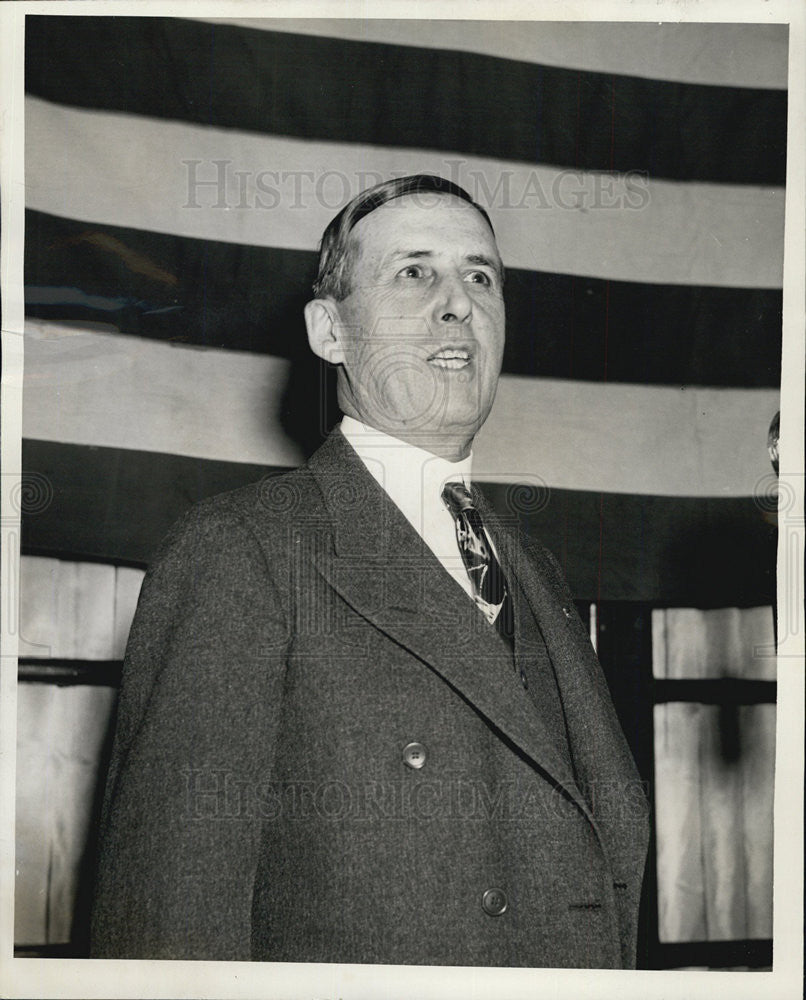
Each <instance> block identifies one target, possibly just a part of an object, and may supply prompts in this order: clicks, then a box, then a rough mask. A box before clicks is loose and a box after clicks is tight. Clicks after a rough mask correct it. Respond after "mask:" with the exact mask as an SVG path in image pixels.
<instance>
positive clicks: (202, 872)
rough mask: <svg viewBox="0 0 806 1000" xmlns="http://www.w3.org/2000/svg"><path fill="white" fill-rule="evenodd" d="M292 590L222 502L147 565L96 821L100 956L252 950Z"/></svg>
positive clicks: (202, 511)
mask: <svg viewBox="0 0 806 1000" xmlns="http://www.w3.org/2000/svg"><path fill="white" fill-rule="evenodd" d="M286 599H287V595H284V594H280V593H278V590H277V588H275V586H274V585H273V583H272V579H271V575H270V573H269V568H268V565H267V561H266V558H265V555H264V553H263V552H262V551H261V548H260V546H259V544H258V543H257V541H256V540H255V538H254V537H253V535H252V533H251V531H250V530H249V528H248V527H247V526H246V524H245V523H244V522H243V521H242V520H241V519H240V518H239V517H238V515H237V514H236V513H234V512H233V511H231V510H228V509H226V508H224V509H223V510H222V509H221V508H220V507H216V506H215V505H212V504H207V505H200V506H199V507H197V508H194V510H192V511H191V512H190V514H189V515H188V516H187V517H186V518H185V519H184V520H183V521H182V522H180V524H179V525H178V526H177V527H175V528H174V530H173V531H172V532H171V534H170V535H169V537H168V539H167V541H166V543H165V545H164V547H163V550H162V553H161V555H160V556H159V557H158V559H157V560H156V562H155V563H154V564H153V566H152V568H151V569H150V570H149V572H148V574H147V575H146V578H145V580H144V583H143V589H142V592H141V596H140V600H139V603H138V607H137V613H136V615H135V620H134V623H133V626H132V631H131V634H130V637H129V644H128V647H127V651H126V658H125V662H124V668H123V680H122V687H121V694H120V700H119V707H118V719H117V728H116V734H115V741H114V746H113V750H112V758H111V763H110V769H109V775H108V779H107V786H106V794H105V798H104V806H103V815H102V819H101V830H100V852H99V863H98V872H97V881H96V893H95V901H94V907H93V914H92V928H91V953H92V955H93V956H94V957H104V958H142V959H145V958H183V959H243V960H248V959H249V953H250V938H251V931H250V911H251V903H252V887H253V881H254V873H255V869H256V866H257V856H258V849H259V835H260V802H261V789H264V792H265V789H266V787H267V785H268V783H269V782H270V780H271V770H272V765H273V756H274V747H275V742H276V735H277V728H278V725H279V716H280V702H281V698H282V687H283V677H284V670H285V662H286V651H287V644H288V629H287V624H286V623H287V609H286V608H284V606H283V602H284V601H285V600H286Z"/></svg>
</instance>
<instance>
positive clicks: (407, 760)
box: [403, 743, 425, 771]
mask: <svg viewBox="0 0 806 1000" xmlns="http://www.w3.org/2000/svg"><path fill="white" fill-rule="evenodd" d="M403 763H404V764H405V765H406V766H407V767H413V768H414V770H415V771H418V770H419V769H420V768H421V767H422V766H423V764H425V747H424V746H423V745H422V743H407V744H406V746H404V747H403Z"/></svg>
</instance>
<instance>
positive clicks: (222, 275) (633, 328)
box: [25, 211, 782, 388]
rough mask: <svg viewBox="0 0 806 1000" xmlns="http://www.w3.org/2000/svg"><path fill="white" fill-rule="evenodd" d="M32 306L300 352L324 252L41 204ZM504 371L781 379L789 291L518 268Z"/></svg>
mask: <svg viewBox="0 0 806 1000" xmlns="http://www.w3.org/2000/svg"><path fill="white" fill-rule="evenodd" d="M26 220H27V221H26V241H25V246H26V261H25V276H26V283H27V286H28V287H27V288H26V311H27V313H28V315H29V316H32V317H40V318H43V319H61V320H73V321H79V322H83V323H93V322H94V323H106V324H113V325H114V326H116V327H117V328H119V329H120V330H121V332H123V333H127V334H133V335H139V336H142V337H147V338H152V339H158V340H170V341H172V342H178V343H186V344H196V345H200V346H208V347H220V348H226V349H228V350H240V351H252V352H255V353H268V354H272V355H275V356H277V357H285V358H298V357H299V356H300V355H301V354H304V353H306V352H307V338H306V334H305V327H304V322H303V316H302V309H303V306H304V304H305V302H306V301H307V300H308V299H309V298H310V297H311V291H310V289H311V282H312V281H313V278H314V276H315V273H316V256H315V254H313V253H305V252H302V251H296V250H288V249H277V248H273V247H250V246H235V245H232V244H228V243H218V242H212V241H202V240H193V239H188V238H181V237H177V236H170V235H164V234H159V233H152V232H147V231H144V230H139V229H123V228H117V227H110V226H98V225H88V224H86V223H82V222H78V221H75V220H70V219H61V218H58V217H55V216H50V215H44V214H42V213H39V212H33V211H29V212H28V213H27V216H26ZM505 298H506V303H507V345H506V353H505V356H504V371H505V372H507V373H514V374H520V375H540V376H542V377H546V378H576V379H583V380H590V381H601V380H604V379H608V380H610V381H618V382H640V383H657V384H667V385H677V386H681V385H687V386H690V385H710V386H735V387H739V386H744V387H748V388H753V387H759V388H760V387H769V388H772V387H776V386H777V385H778V384H779V381H780V357H781V310H782V296H781V292H780V291H777V290H770V289H749V288H746V289H739V288H713V287H700V286H694V285H691V286H677V285H669V286H664V285H646V284H643V283H638V282H628V281H625V282H608V281H603V280H598V279H594V278H584V277H576V276H573V275H562V274H550V273H545V272H540V271H525V270H519V269H510V270H509V271H508V274H507V286H506V289H505Z"/></svg>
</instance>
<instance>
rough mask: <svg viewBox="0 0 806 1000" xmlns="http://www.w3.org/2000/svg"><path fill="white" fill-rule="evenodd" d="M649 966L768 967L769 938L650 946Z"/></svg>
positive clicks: (679, 967) (770, 965) (770, 959)
mask: <svg viewBox="0 0 806 1000" xmlns="http://www.w3.org/2000/svg"><path fill="white" fill-rule="evenodd" d="M653 959H654V961H653V964H652V965H651V966H649V968H653V969H681V968H684V967H694V968H697V967H705V968H709V969H737V968H743V967H744V966H747V967H748V968H750V969H772V941H769V940H764V939H760V938H757V939H749V940H743V941H685V942H681V943H679V944H659V945H657V948H656V949H653Z"/></svg>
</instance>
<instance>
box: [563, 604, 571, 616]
mask: <svg viewBox="0 0 806 1000" xmlns="http://www.w3.org/2000/svg"><path fill="white" fill-rule="evenodd" d="M563 614H564V615H565V617H566V618H570V617H571V615H572V611H571V609H570V608H568V607H566V608H563Z"/></svg>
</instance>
